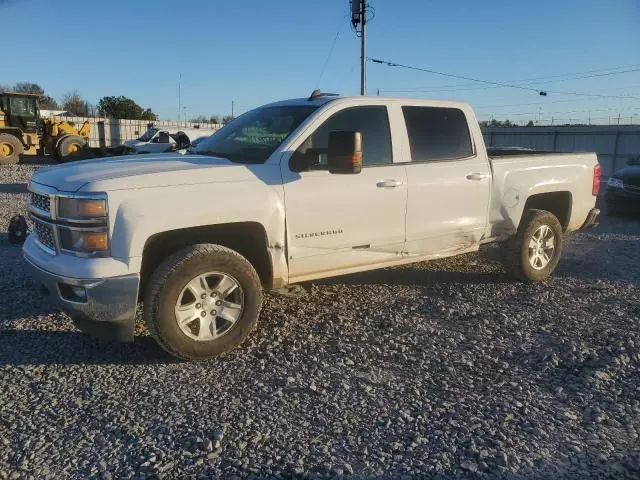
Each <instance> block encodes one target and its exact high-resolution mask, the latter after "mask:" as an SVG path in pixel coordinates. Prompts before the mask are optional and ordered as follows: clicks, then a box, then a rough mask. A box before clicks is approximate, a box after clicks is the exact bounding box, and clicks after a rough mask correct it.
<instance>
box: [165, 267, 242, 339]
mask: <svg viewBox="0 0 640 480" xmlns="http://www.w3.org/2000/svg"><path fill="white" fill-rule="evenodd" d="M243 311H244V292H243V290H242V287H241V286H240V283H239V282H238V281H237V280H236V279H235V278H233V277H232V276H231V275H229V274H227V273H222V272H216V271H212V272H207V273H203V274H200V275H197V276H196V277H194V278H192V279H191V280H190V281H189V282H187V284H186V285H185V286H184V287H183V288H182V290H181V291H180V294H179V295H178V299H177V301H176V305H175V309H174V312H175V320H176V323H177V324H178V327H179V328H180V330H181V331H182V333H184V334H185V335H186V336H188V337H189V338H191V339H193V340H197V341H200V342H208V341H212V340H216V339H218V338H220V337H221V336H223V335H226V334H227V333H229V332H230V331H231V329H232V328H233V327H234V326H235V325H236V323H237V322H238V320H239V319H240V318H241V317H242V313H243Z"/></svg>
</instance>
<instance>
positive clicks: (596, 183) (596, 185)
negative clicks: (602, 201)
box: [591, 163, 602, 197]
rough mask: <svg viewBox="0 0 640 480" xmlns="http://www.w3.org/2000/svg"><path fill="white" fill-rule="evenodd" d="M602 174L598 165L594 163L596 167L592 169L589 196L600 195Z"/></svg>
mask: <svg viewBox="0 0 640 480" xmlns="http://www.w3.org/2000/svg"><path fill="white" fill-rule="evenodd" d="M601 174H602V169H601V168H600V164H599V163H596V166H595V167H593V187H592V188H591V194H592V195H593V196H594V197H595V196H596V195H598V193H600V175H601Z"/></svg>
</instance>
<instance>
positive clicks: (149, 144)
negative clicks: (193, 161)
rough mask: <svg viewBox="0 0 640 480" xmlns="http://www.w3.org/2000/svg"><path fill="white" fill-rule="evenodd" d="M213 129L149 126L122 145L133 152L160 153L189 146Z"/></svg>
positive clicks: (210, 132)
mask: <svg viewBox="0 0 640 480" xmlns="http://www.w3.org/2000/svg"><path fill="white" fill-rule="evenodd" d="M214 132H215V130H213V129H209V128H181V127H172V128H157V127H150V128H149V129H148V130H147V131H146V132H145V133H144V134H143V135H141V136H140V137H139V138H137V139H135V140H127V141H126V142H124V145H126V146H128V147H131V148H133V150H134V152H135V153H162V152H171V151H176V150H181V149H187V148H189V145H190V144H191V140H193V139H196V138H199V137H203V136H208V135H211V134H212V133H214Z"/></svg>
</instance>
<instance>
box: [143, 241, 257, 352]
mask: <svg viewBox="0 0 640 480" xmlns="http://www.w3.org/2000/svg"><path fill="white" fill-rule="evenodd" d="M210 271H217V272H222V273H224V274H227V275H230V276H231V277H233V278H234V279H235V280H236V281H237V282H238V284H239V286H240V287H241V289H242V292H243V301H244V308H243V310H242V313H241V315H240V317H239V318H238V320H237V321H236V323H235V324H233V326H232V327H231V328H230V329H229V330H228V332H227V333H224V334H222V335H221V336H219V337H218V338H215V339H213V340H208V341H199V340H195V339H192V338H190V337H189V336H188V335H187V334H185V333H184V332H183V331H182V330H181V328H180V327H179V326H178V323H177V321H176V316H175V310H174V308H175V306H176V303H177V301H178V296H179V295H180V292H181V291H182V290H183V288H184V287H185V286H186V284H187V283H188V282H190V281H191V280H192V279H194V278H195V277H197V276H198V275H201V274H204V273H207V272H210ZM261 305H262V285H261V283H260V278H259V277H258V274H257V273H256V271H255V269H254V268H253V266H252V265H251V264H250V263H249V262H248V261H247V260H246V259H245V258H244V257H243V256H242V255H240V254H239V253H237V252H235V251H233V250H231V249H229V248H226V247H222V246H220V245H213V244H198V245H192V246H189V247H186V248H183V249H181V250H179V251H177V252H176V253H174V254H172V255H170V256H169V257H168V258H166V259H165V260H164V261H163V262H162V263H161V264H160V265H159V266H158V268H156V270H155V271H154V272H153V274H152V275H151V278H150V280H149V283H148V285H147V287H146V292H145V297H144V319H145V323H146V325H147V328H148V330H149V332H150V333H151V336H152V337H153V338H154V339H155V340H156V342H158V344H159V345H160V346H161V347H162V348H163V349H165V350H166V351H167V352H169V353H170V354H171V355H174V356H176V357H179V358H182V359H186V360H206V359H209V358H213V357H217V356H218V355H221V354H223V353H225V352H228V351H229V350H231V349H233V348H235V347H236V346H238V345H239V344H240V343H242V342H243V341H244V340H245V339H246V338H247V336H248V335H249V333H250V332H251V330H253V328H254V327H255V325H256V323H257V320H258V316H259V314H260V307H261ZM214 324H215V322H214Z"/></svg>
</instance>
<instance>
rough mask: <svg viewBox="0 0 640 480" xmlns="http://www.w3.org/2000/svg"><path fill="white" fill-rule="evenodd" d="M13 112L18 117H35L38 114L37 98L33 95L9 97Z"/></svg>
mask: <svg viewBox="0 0 640 480" xmlns="http://www.w3.org/2000/svg"><path fill="white" fill-rule="evenodd" d="M9 101H10V102H11V114H12V115H15V116H17V117H34V116H35V115H36V99H35V98H31V97H9Z"/></svg>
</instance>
